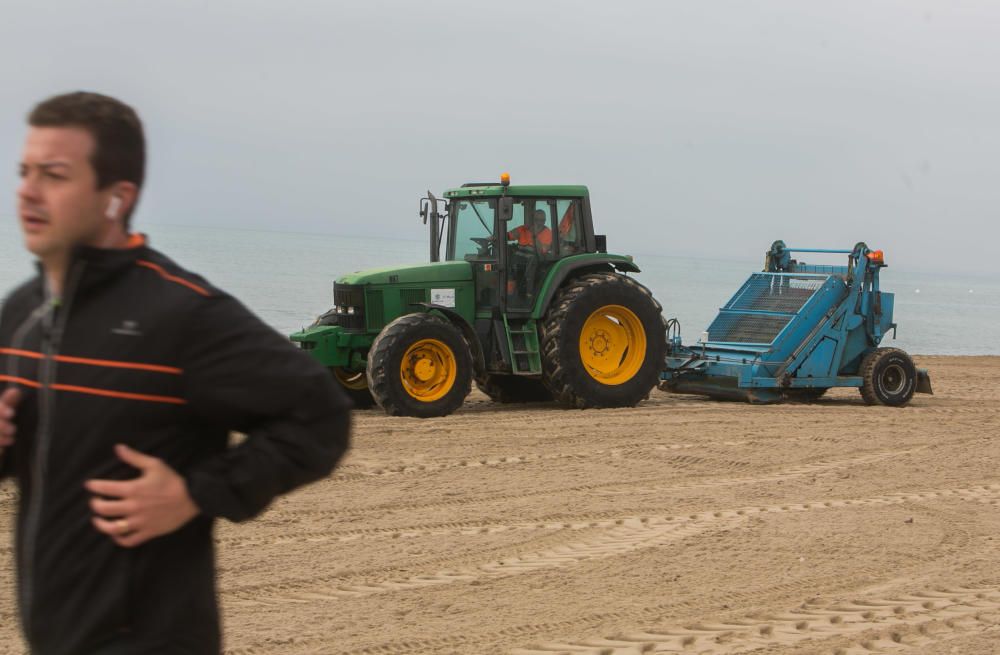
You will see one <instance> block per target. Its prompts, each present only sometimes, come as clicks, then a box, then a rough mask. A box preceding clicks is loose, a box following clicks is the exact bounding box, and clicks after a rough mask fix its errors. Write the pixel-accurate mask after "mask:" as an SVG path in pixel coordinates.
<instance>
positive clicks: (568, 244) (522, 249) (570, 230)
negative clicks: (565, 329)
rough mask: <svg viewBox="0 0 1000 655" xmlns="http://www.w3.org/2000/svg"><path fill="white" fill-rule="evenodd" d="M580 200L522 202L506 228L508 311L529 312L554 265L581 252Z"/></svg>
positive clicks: (517, 205) (517, 204) (528, 199)
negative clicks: (559, 260)
mask: <svg viewBox="0 0 1000 655" xmlns="http://www.w3.org/2000/svg"><path fill="white" fill-rule="evenodd" d="M579 205H580V203H579V200H568V199H555V198H523V199H519V200H517V201H515V202H514V217H513V218H512V219H511V221H510V222H509V223H508V224H507V234H506V243H507V261H508V265H507V267H506V270H507V276H506V277H507V280H506V285H505V290H506V293H507V308H508V309H510V310H513V311H518V310H524V311H527V310H530V309H531V308H532V307H533V306H534V303H535V298H536V297H537V295H538V292H539V288H540V287H541V286H542V282H544V280H545V276H546V274H547V273H548V272H549V268H551V266H552V264H553V262H555V261H556V260H558V259H560V258H561V257H566V256H569V255H575V254H577V253H579V252H581V251H582V249H583V248H582V244H581V243H580V241H581V235H582V231H581V229H580V223H579V221H580V219H579V217H580V206H579Z"/></svg>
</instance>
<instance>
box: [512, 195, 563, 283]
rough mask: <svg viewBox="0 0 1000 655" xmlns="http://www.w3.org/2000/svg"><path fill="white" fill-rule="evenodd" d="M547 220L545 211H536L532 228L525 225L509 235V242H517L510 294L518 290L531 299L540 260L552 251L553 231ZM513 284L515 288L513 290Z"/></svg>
mask: <svg viewBox="0 0 1000 655" xmlns="http://www.w3.org/2000/svg"><path fill="white" fill-rule="evenodd" d="M546 220H547V218H546V216H545V210H543V209H536V210H535V211H534V213H533V214H532V215H531V225H530V226H529V225H528V224H527V223H525V224H524V225H519V226H518V227H516V228H514V229H513V230H511V231H510V232H508V233H507V239H508V240H510V241H516V242H517V243H516V249H515V250H514V256H513V261H512V268H513V273H514V275H513V277H514V279H513V280H511V281H509V282H508V293H512V292H514V291H515V290H516V292H517V295H518V296H520V297H522V298H530V297H531V295H532V293H531V292H532V290H533V289H534V282H535V273H536V271H537V270H538V258H539V256H540V255H547V254H548V253H549V251H550V250H551V249H552V230H550V229H549V228H548V226H546V225H545V223H546ZM536 248H537V250H536ZM511 282H513V283H514V288H511Z"/></svg>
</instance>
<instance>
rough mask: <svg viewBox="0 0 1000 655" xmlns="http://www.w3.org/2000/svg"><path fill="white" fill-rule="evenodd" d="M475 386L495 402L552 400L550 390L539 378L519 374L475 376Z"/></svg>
mask: <svg viewBox="0 0 1000 655" xmlns="http://www.w3.org/2000/svg"><path fill="white" fill-rule="evenodd" d="M476 386H477V387H479V390H480V391H482V392H483V393H485V394H486V395H487V396H489V397H490V398H491V399H492V400H493V402H496V403H540V402H546V401H549V400H552V392H551V391H549V389H548V387H546V386H545V383H544V382H542V381H541V380H536V379H534V378H526V377H524V376H521V375H490V374H485V375H483V376H481V377H478V378H476Z"/></svg>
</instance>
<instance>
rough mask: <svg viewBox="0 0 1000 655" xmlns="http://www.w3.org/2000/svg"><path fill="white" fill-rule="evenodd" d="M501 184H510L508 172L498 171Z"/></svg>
mask: <svg viewBox="0 0 1000 655" xmlns="http://www.w3.org/2000/svg"><path fill="white" fill-rule="evenodd" d="M500 184H501V186H510V173H500Z"/></svg>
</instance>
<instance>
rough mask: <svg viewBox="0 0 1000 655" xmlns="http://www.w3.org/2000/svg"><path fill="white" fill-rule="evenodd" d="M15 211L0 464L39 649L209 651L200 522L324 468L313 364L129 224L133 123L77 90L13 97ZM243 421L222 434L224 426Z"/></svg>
mask: <svg viewBox="0 0 1000 655" xmlns="http://www.w3.org/2000/svg"><path fill="white" fill-rule="evenodd" d="M28 123H29V129H28V134H27V139H26V142H25V146H24V151H23V154H22V157H21V163H20V175H21V183H20V186H19V188H18V191H17V205H18V216H19V219H20V225H21V229H22V231H23V234H24V243H25V246H26V247H27V249H28V250H29V251H30V252H31V253H33V254H34V255H35V256H36V257H37V258H38V261H39V274H38V276H37V277H35V278H34V279H32V280H30V281H29V282H27V283H26V284H24V285H22V286H21V287H19V288H17V289H15V290H14V291H13V292H12V293H11V294H10V295H9V296H8V297H7V299H6V301H5V302H4V303H3V306H2V308H0V312H2V313H0V390H2V393H0V446H2V447H3V449H4V452H3V455H2V462H0V473H2V474H3V475H13V476H15V477H16V479H17V484H18V486H19V490H20V500H19V502H20V505H19V508H18V519H17V535H16V556H17V568H18V596H19V605H20V610H21V619H22V625H23V629H24V632H25V635H26V638H27V641H28V643H29V644H30V645H31V649H32V652H33V653H37V654H38V655H97V654H100V655H119V654H121V655H125V654H128V655H146V654H153V653H157V654H158V653H164V654H166V653H171V654H172V653H191V654H198V655H200V654H203V653H204V654H209V653H211V654H217V653H219V651H220V648H221V645H220V641H221V640H220V634H219V619H218V609H217V603H216V598H215V571H214V553H213V542H212V525H213V522H214V520H215V518H216V517H224V518H227V519H230V520H233V521H242V520H245V519H249V518H251V517H253V516H255V515H256V514H258V513H259V512H261V511H262V510H263V509H264V508H265V507H267V505H268V504H269V503H270V502H271V500H272V499H274V498H275V496H277V495H279V494H282V493H285V492H287V491H289V490H291V489H293V488H294V487H296V486H299V485H301V484H304V483H306V482H310V481H313V480H316V479H318V478H321V477H323V476H324V475H327V474H328V473H329V472H330V471H331V470H332V469H333V467H334V465H335V464H336V462H337V461H338V460H339V459H340V457H341V456H342V455H343V454H344V452H345V451H346V449H347V445H348V433H349V413H348V409H349V405H348V401H347V399H346V398H345V397H344V396H343V394H342V393H341V392H340V391H339V389H338V388H337V387H336V385H335V384H334V383H333V379H332V377H331V376H330V375H329V374H328V372H327V371H325V370H324V369H323V368H321V367H320V366H319V365H318V364H316V363H315V362H313V361H312V359H311V358H309V357H307V356H305V355H304V354H303V353H300V352H298V351H297V350H296V349H295V348H294V347H292V345H291V344H290V343H289V342H288V341H287V340H286V339H284V338H283V337H281V336H280V335H278V334H277V333H276V332H274V331H273V330H271V329H270V328H268V327H267V326H265V325H264V324H263V323H262V322H261V321H260V320H259V319H258V318H257V317H255V316H254V315H253V314H251V313H250V312H249V311H248V310H247V309H246V308H244V307H243V306H242V305H241V304H240V303H239V302H237V301H236V300H235V299H234V298H232V297H231V296H229V295H227V294H226V293H225V292H223V291H220V290H219V289H217V288H215V287H213V286H212V285H211V284H210V283H208V282H206V281H205V280H204V279H202V278H201V277H199V276H197V275H195V274H193V273H190V272H188V271H186V270H184V269H182V268H181V267H180V266H178V265H177V264H175V263H174V262H173V261H171V260H170V259H168V258H167V257H166V256H164V255H162V254H160V253H159V252H157V251H155V250H153V249H152V248H150V246H149V244H148V243H147V242H146V239H145V237H143V236H141V235H138V234H133V233H131V232H130V230H129V223H130V217H131V215H132V212H133V210H134V209H135V206H136V202H137V201H138V199H139V193H140V190H141V188H142V183H143V175H144V167H145V144H144V137H143V131H142V126H141V123H140V122H139V119H138V117H137V116H136V114H135V112H134V111H133V110H132V109H131V108H130V107H128V106H127V105H124V104H123V103H121V102H119V101H117V100H115V99H113V98H109V97H107V96H102V95H98V94H93V93H72V94H68V95H62V96H56V97H54V98H50V99H49V100H46V101H44V102H42V103H41V104H39V105H38V106H37V107H35V109H34V110H33V111H32V112H31V114H30V116H29V119H28ZM231 430H233V431H239V432H242V433H243V434H245V435H246V438H245V439H244V440H242V441H241V442H240V443H239V444H238V445H233V446H230V444H229V433H230V431H231Z"/></svg>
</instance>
